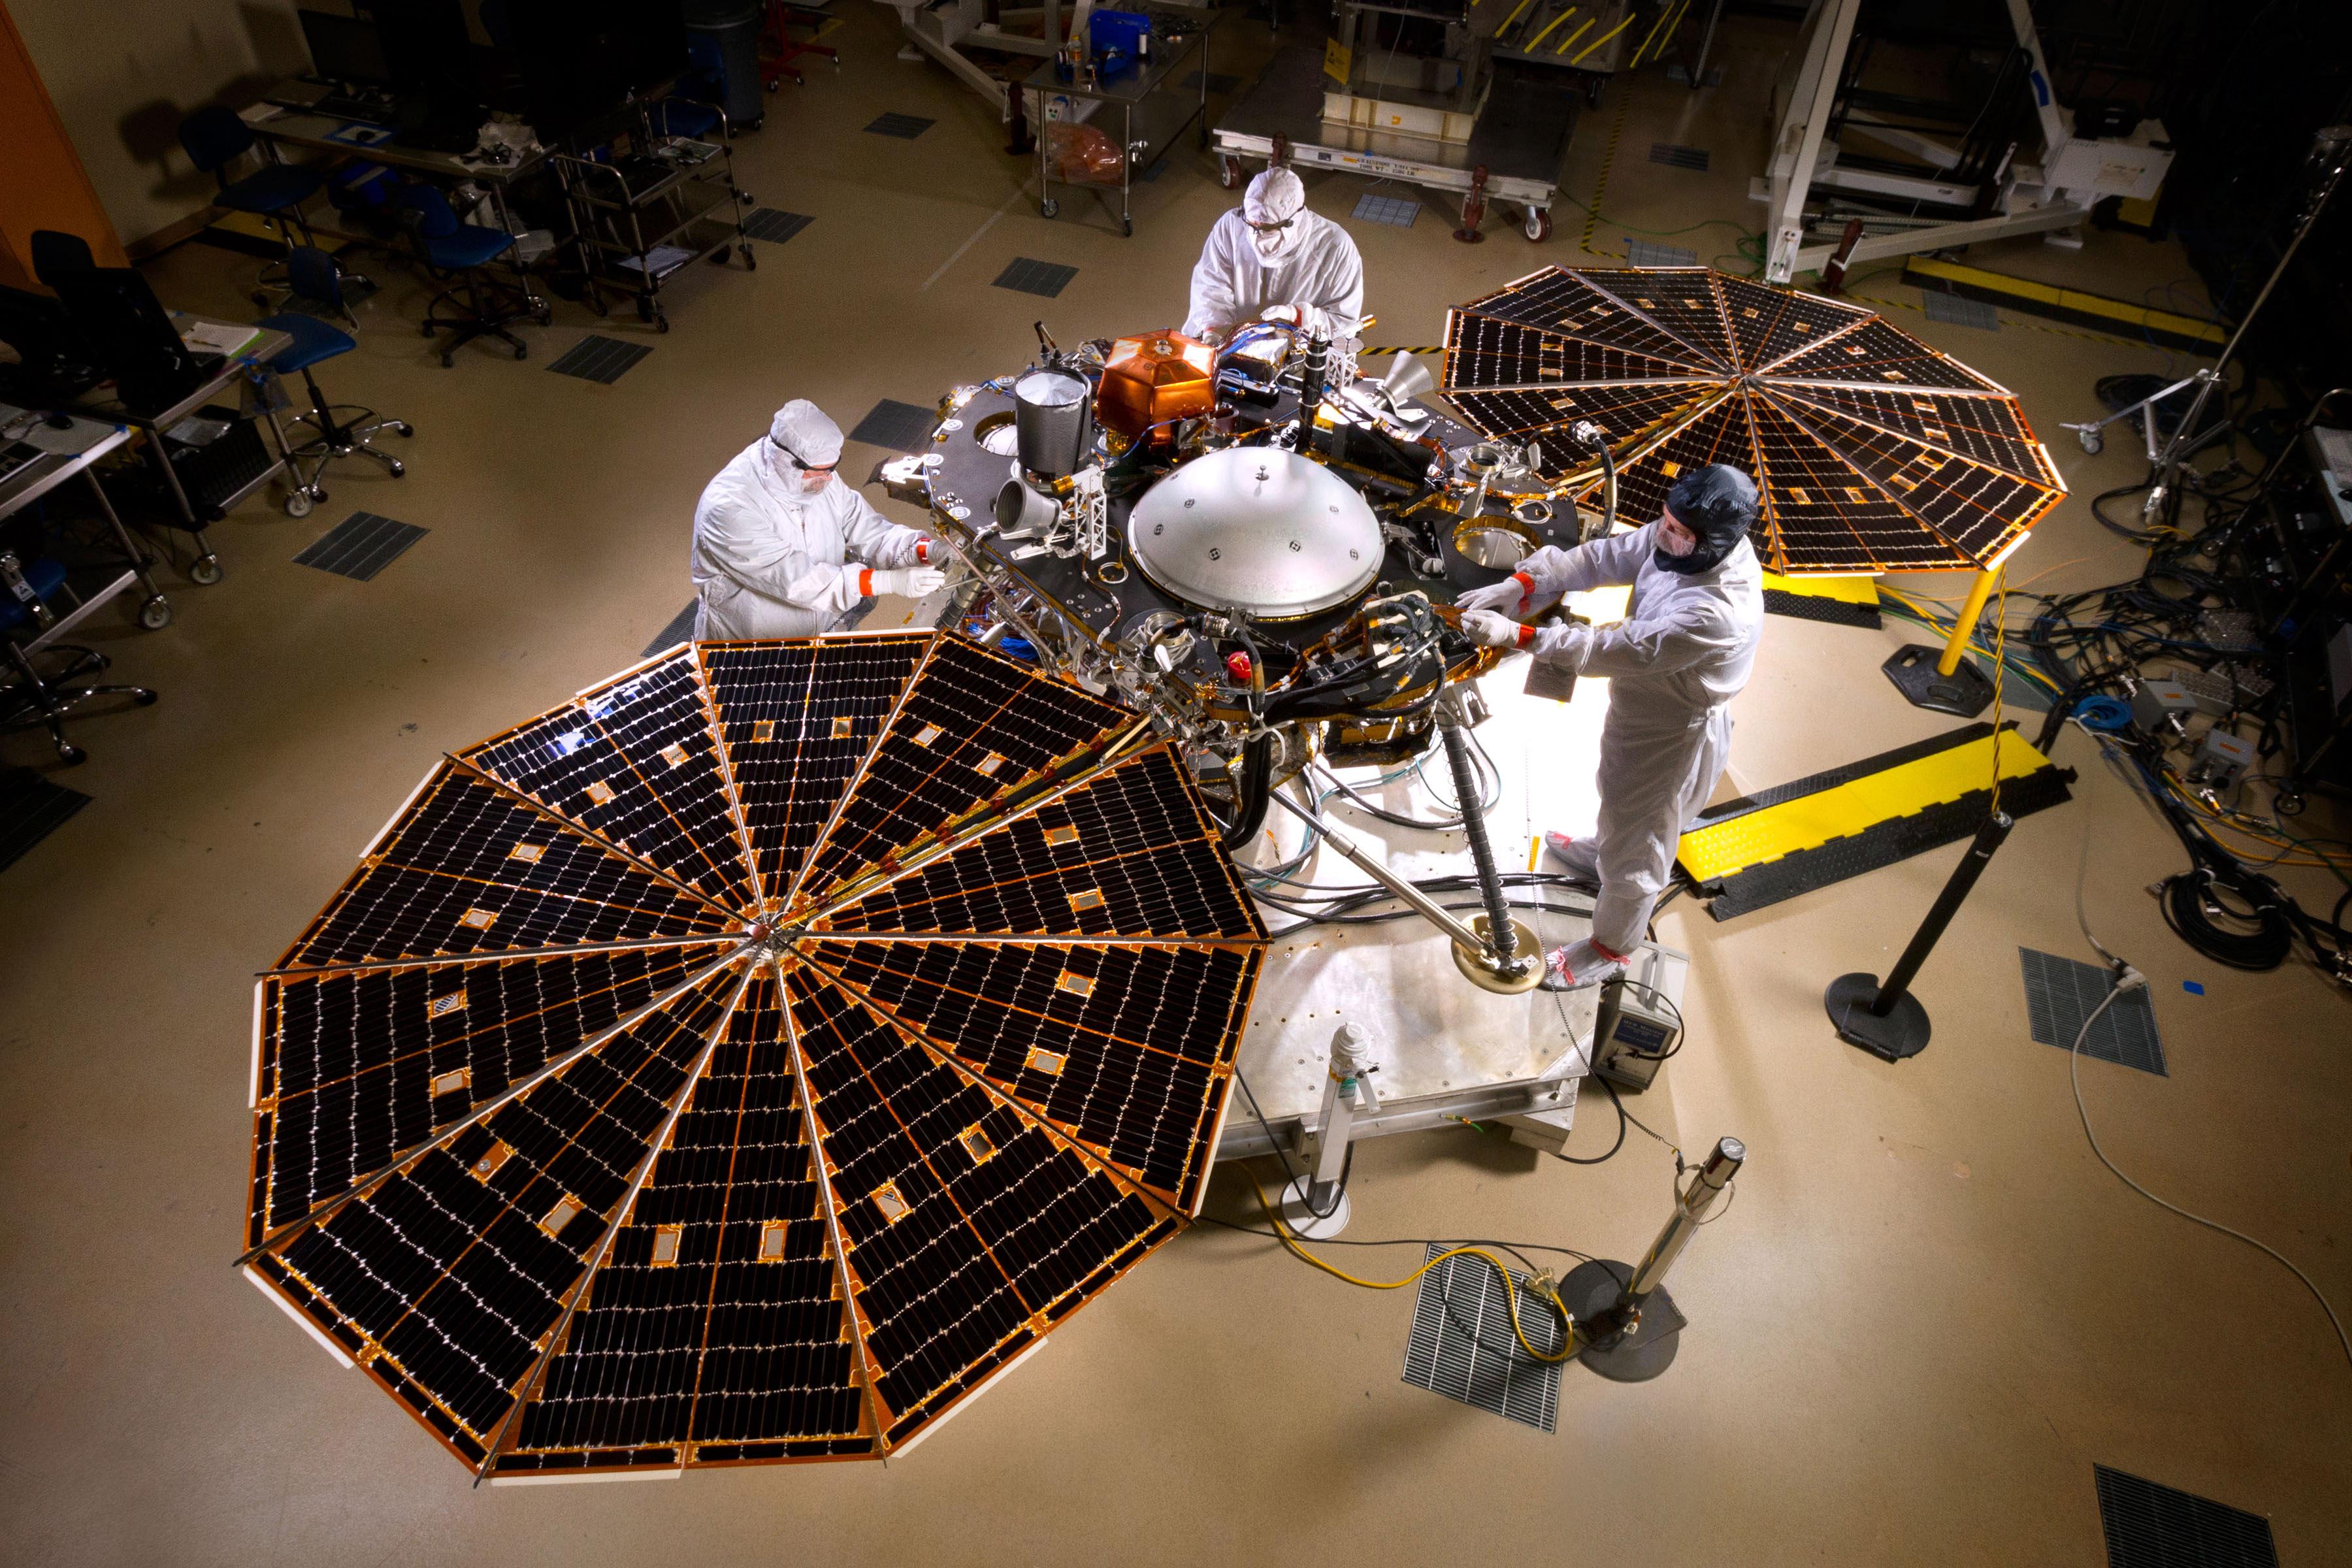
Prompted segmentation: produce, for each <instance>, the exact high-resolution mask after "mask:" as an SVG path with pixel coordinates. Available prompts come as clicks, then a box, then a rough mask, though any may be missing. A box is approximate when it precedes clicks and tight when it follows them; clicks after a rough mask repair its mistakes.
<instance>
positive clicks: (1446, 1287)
mask: <svg viewBox="0 0 2352 1568" xmlns="http://www.w3.org/2000/svg"><path fill="white" fill-rule="evenodd" d="M1444 1250H1445V1244H1444V1243H1443V1242H1435V1241H1433V1242H1431V1243H1430V1244H1429V1250H1428V1253H1427V1255H1426V1257H1425V1258H1424V1259H1423V1261H1427V1259H1428V1258H1435V1257H1437V1256H1438V1255H1439V1254H1440V1253H1443V1252H1444ZM1512 1278H1513V1279H1516V1280H1517V1281H1518V1284H1519V1289H1520V1291H1521V1295H1520V1298H1519V1300H1520V1304H1521V1306H1522V1308H1523V1309H1531V1308H1534V1307H1535V1305H1536V1300H1537V1298H1535V1297H1534V1296H1532V1295H1529V1294H1527V1293H1526V1292H1527V1289H1528V1279H1527V1276H1526V1275H1524V1274H1515V1275H1513V1276H1512ZM1519 1322H1520V1325H1521V1326H1522V1327H1523V1328H1525V1329H1526V1330H1527V1332H1528V1341H1529V1342H1532V1343H1533V1344H1534V1345H1535V1346H1536V1348H1537V1349H1538V1350H1542V1351H1545V1352H1556V1351H1558V1350H1559V1348H1560V1326H1559V1314H1557V1313H1555V1312H1553V1311H1552V1310H1550V1309H1549V1308H1548V1307H1547V1308H1544V1309H1542V1310H1522V1311H1521V1312H1520V1314H1519ZM1560 1365H1561V1363H1559V1362H1538V1361H1534V1360H1532V1359H1531V1358H1530V1357H1529V1356H1528V1353H1527V1352H1525V1351H1524V1350H1521V1349H1520V1348H1519V1342H1518V1340H1517V1336H1515V1335H1514V1334H1513V1333H1512V1331H1511V1310H1510V1304H1509V1303H1508V1302H1507V1301H1506V1300H1504V1298H1503V1282H1502V1280H1501V1279H1498V1278H1497V1277H1496V1273H1495V1270H1494V1269H1493V1268H1490V1267H1489V1266H1488V1265H1487V1264H1486V1261H1485V1260H1484V1259H1483V1258H1447V1259H1446V1260H1445V1261H1444V1262H1443V1263H1441V1264H1439V1265H1438V1266H1437V1267H1436V1268H1433V1269H1431V1270H1430V1271H1429V1272H1428V1273H1426V1274H1424V1275H1423V1276H1422V1277H1421V1290H1420V1294H1419V1295H1418V1296H1416V1297H1415V1298H1414V1300H1413V1305H1412V1339H1410V1340H1409V1341H1407V1342H1406V1343H1405V1350H1404V1381H1405V1382H1407V1383H1409V1384H1412V1385H1413V1386H1414V1387H1415V1388H1425V1389H1427V1390H1429V1391H1430V1392H1431V1393H1432V1394H1444V1396H1445V1397H1446V1398H1448V1399H1452V1400H1457V1401H1459V1402H1460V1403H1462V1404H1464V1405H1473V1406H1475V1407H1476V1408H1478V1409H1480V1410H1486V1411H1490V1412H1492V1413H1493V1414H1495V1415H1502V1416H1507V1417H1508V1418H1509V1419H1511V1420H1513V1421H1517V1422H1522V1423H1524V1424H1526V1425H1527V1426H1533V1427H1535V1428H1537V1429H1538V1430H1539V1431H1544V1432H1549V1431H1551V1430H1553V1422H1554V1421H1555V1420H1557V1419H1558V1417H1559V1369H1560Z"/></svg>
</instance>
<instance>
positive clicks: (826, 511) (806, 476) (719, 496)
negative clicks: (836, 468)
mask: <svg viewBox="0 0 2352 1568" xmlns="http://www.w3.org/2000/svg"><path fill="white" fill-rule="evenodd" d="M841 447H842V436H841V427H840V426H838V425H835V423H834V422H833V421H832V420H831V419H829V418H827V417H826V416H825V415H824V411H823V410H821V409H819V408H818V407H817V406H816V405H814V404H813V403H810V402H807V401H806V400H805V399H799V398H795V399H794V400H793V401H792V402H791V403H788V404H786V405H784V406H783V407H782V409H781V410H779V411H778V413H777V415H776V418H775V423H774V424H773V425H772V426H771V428H770V430H769V433H768V434H767V435H765V436H762V437H760V438H759V439H758V440H756V441H754V442H752V443H751V445H750V446H748V447H744V448H743V449H742V450H741V451H740V452H738V453H737V454H735V457H734V458H733V460H731V461H730V462H729V463H728V465H727V466H726V467H725V468H721V469H719V475H718V477H717V478H716V479H712V480H711V481H710V483H709V485H708V486H707V487H705V489H703V492H702V500H701V502H700V504H698V506H697V507H696V508H695V510H694V550H693V554H692V557H691V560H690V563H689V564H690V569H691V571H692V573H693V576H694V590H695V593H696V595H698V600H699V607H698V609H697V610H696V612H695V617H694V635H695V637H696V639H697V640H698V641H699V640H702V639H704V638H721V639H725V638H738V637H814V635H815V634H817V633H818V632H821V631H825V630H828V629H829V628H831V627H832V626H835V624H837V623H838V622H839V621H840V620H841V619H842V618H843V617H844V616H846V615H847V614H848V613H849V611H850V610H852V609H854V608H856V605H857V603H858V601H859V600H861V599H862V598H864V597H865V596H866V595H867V594H868V593H898V594H908V595H912V596H919V595H923V594H926V593H929V591H930V590H931V589H933V588H935V587H937V586H939V584H940V582H942V581H943V580H944V579H943V576H942V574H940V573H939V572H937V571H935V570H930V569H929V566H928V561H929V559H933V558H936V557H937V555H938V553H939V549H938V546H936V545H933V544H930V543H929V542H928V541H927V540H926V539H925V538H924V536H923V535H922V534H921V533H920V532H919V531H916V530H914V529H911V528H905V527H901V526H900V525H899V524H898V523H895V522H892V521H890V520H889V519H888V518H886V517H884V516H883V515H882V514H881V513H880V512H878V511H877V510H874V509H873V507H871V506H869V505H867V504H866V498H865V497H863V496H861V495H859V494H858V493H857V491H856V489H853V488H852V487H850V486H849V485H846V484H844V483H841V482H839V481H838V480H835V479H832V478H831V477H830V476H823V477H821V478H818V479H816V482H817V483H818V488H817V489H814V490H812V489H810V488H809V487H810V485H811V483H812V481H813V476H812V475H811V474H810V472H809V471H808V470H809V469H811V468H815V469H827V468H831V466H832V465H833V464H835V463H836V462H838V461H839V460H840V458H841ZM796 459H797V460H796ZM852 563H863V565H864V566H865V567H866V568H870V569H871V570H863V571H861V570H860V568H859V566H858V565H856V564H852Z"/></svg>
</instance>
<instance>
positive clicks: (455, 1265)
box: [275, 972, 740, 1451]
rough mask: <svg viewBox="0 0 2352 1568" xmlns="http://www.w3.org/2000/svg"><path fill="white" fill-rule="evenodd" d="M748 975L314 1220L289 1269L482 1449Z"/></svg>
mask: <svg viewBox="0 0 2352 1568" xmlns="http://www.w3.org/2000/svg"><path fill="white" fill-rule="evenodd" d="M739 985H740V978H739V976H737V975H736V974H735V973H732V972H721V973H719V974H718V975H715V976H713V977H712V978H711V979H709V980H708V981H706V982H704V983H703V984H700V985H698V986H697V987H696V988H695V989H694V990H692V991H690V992H688V994H686V995H684V996H683V997H681V998H679V999H678V1000H677V1001H676V1002H673V1003H671V1004H670V1005H667V1006H665V1007H663V1008H660V1009H658V1010H656V1012H655V1013H654V1014H652V1015H651V1016H648V1017H647V1018H646V1019H645V1020H644V1021H642V1022H640V1023H639V1024H637V1025H636V1026H634V1027H632V1028H630V1029H628V1030H626V1031H625V1032H624V1033H622V1034H619V1035H616V1036H614V1037H613V1038H612V1039H610V1040H608V1041H606V1042H605V1043H604V1045H602V1046H600V1047H597V1048H596V1049H594V1050H593V1051H591V1052H588V1053H586V1054H584V1055H583V1056H581V1057H580V1058H576V1059H575V1060H574V1061H572V1063H570V1064H569V1065H567V1066H566V1067H564V1068H562V1069H560V1070H558V1071H557V1072H555V1073H553V1074H551V1076H549V1077H548V1078H546V1079H542V1080H541V1081H540V1082H539V1083H537V1084H534V1085H533V1086H532V1087H531V1088H530V1089H526V1090H524V1091H523V1092H522V1093H521V1094H520V1095H518V1096H516V1097H515V1098H514V1099H512V1100H509V1101H508V1102H506V1103H505V1104H504V1105H501V1106H499V1107H498V1108H497V1109H496V1110H492V1111H490V1112H489V1113H488V1115H486V1116H483V1117H480V1118H478V1119H477V1120H475V1121H471V1122H468V1123H467V1125H466V1126H465V1127H464V1128H463V1130H461V1131H458V1132H457V1133H456V1134H455V1135H454V1136H453V1137H451V1138H449V1139H448V1140H447V1141H446V1142H443V1143H441V1144H439V1145H436V1147H435V1148H434V1149H433V1150H432V1151H430V1152H426V1153H425V1154H424V1155H422V1156H420V1157H418V1158H417V1159H415V1161H413V1162H412V1163H409V1164H408V1165H406V1166H405V1167H404V1168H403V1169H402V1170H401V1171H400V1172H398V1173H395V1174H394V1175H392V1176H391V1177H389V1178H388V1179H386V1180H385V1181H383V1183H382V1184H380V1185H378V1186H376V1187H374V1188H373V1189H372V1190H371V1191H369V1192H367V1193H365V1194H362V1195H361V1196H359V1197H356V1198H353V1199H352V1200H351V1201H350V1202H349V1203H346V1204H344V1205H342V1206H341V1207H340V1208H338V1209H336V1210H335V1211H334V1212H333V1213H332V1214H331V1215H327V1216H326V1217H325V1218H323V1219H320V1220H319V1221H318V1222H316V1223H314V1224H312V1225H310V1226H308V1227H306V1228H305V1229H303V1230H302V1231H301V1232H299V1234H298V1235H296V1236H295V1237H293V1238H292V1239H290V1240H289V1241H288V1242H286V1243H285V1244H283V1246H282V1247H279V1248H278V1249H276V1254H275V1255H276V1259H277V1261H278V1264H279V1265H280V1267H281V1268H282V1270H283V1279H284V1282H285V1283H286V1285H288V1286H289V1288H290V1289H292V1290H293V1291H294V1292H295V1293H296V1294H297V1296H298V1300H299V1298H302V1297H307V1298H308V1301H307V1302H306V1303H305V1305H306V1306H307V1307H308V1309H309V1310H310V1313H311V1315H312V1316H313V1317H316V1318H319V1319H320V1321H322V1322H327V1323H339V1324H341V1325H342V1326H344V1327H346V1328H347V1329H348V1330H349V1331H351V1332H352V1333H353V1334H355V1335H356V1336H358V1338H359V1340H360V1342H361V1344H362V1347H363V1348H362V1358H363V1359H364V1360H365V1361H366V1363H368V1364H369V1365H370V1366H371V1369H372V1370H376V1371H378V1373H379V1375H385V1376H387V1381H394V1393H395V1394H398V1395H399V1396H400V1397H402V1398H403V1400H404V1402H406V1403H408V1404H410V1405H411V1406H412V1407H413V1408H417V1409H418V1411H419V1414H420V1415H421V1414H424V1408H423V1406H425V1405H431V1406H433V1407H435V1408H436V1409H437V1410H439V1411H440V1412H441V1413H442V1414H443V1415H446V1416H447V1417H448V1418H449V1419H450V1420H452V1421H454V1422H455V1424H456V1426H457V1429H458V1430H459V1431H461V1432H463V1433H464V1434H465V1435H466V1436H467V1437H468V1438H469V1439H470V1441H471V1442H472V1444H473V1445H474V1446H475V1447H476V1449H477V1451H478V1450H479V1448H480V1447H481V1445H484V1444H486V1443H487V1442H488V1440H489V1439H490V1437H491V1436H492V1434H493V1433H494V1432H495V1431H496V1430H497V1428H498V1426H499V1423H500V1422H501V1421H502V1420H503V1419H504V1418H505V1416H506V1415H507V1412H508V1411H509V1409H510V1408H511V1407H512V1405H513V1404H514V1401H515V1399H516V1397H517V1396H518V1394H519V1393H520V1389H521V1386H522V1384H523V1383H524V1381H525V1379H526V1378H528V1377H529V1376H530V1373H531V1372H532V1369H533V1368H534V1367H535V1366H536V1365H537V1364H538V1363H539V1361H540V1359H541V1349H542V1346H541V1340H542V1338H543V1337H544V1336H545V1335H546V1334H547V1333H548V1332H549V1331H551V1330H552V1329H553V1328H554V1327H555V1326H556V1323H557V1321H558V1319H559V1318H560V1317H561V1316H562V1311H563V1307H564V1303H565V1301H566V1300H568V1299H569V1297H570V1295H571V1293H572V1289H573V1287H574V1286H576V1285H577V1284H578V1283H579V1280H580V1277H581V1273H582V1270H583V1266H584V1265H585V1263H586V1262H587V1260H588V1259H589V1258H591V1257H592V1256H593V1254H594V1253H595V1251H596V1249H597V1247H598V1245H599V1243H600V1242H601V1241H602V1239H603V1237H604V1230H605V1228H606V1225H607V1223H608V1222H609V1221H610V1220H611V1219H612V1218H613V1217H614V1211H615V1210H616V1209H617V1208H618V1206H619V1205H621V1204H622V1202H623V1201H624V1199H625V1198H626V1196H627V1195H628V1192H629V1187H630V1183H631V1180H632V1178H633V1176H634V1174H635V1171H636V1169H637V1168H638V1167H639V1165H640V1164H641V1163H642V1160H643V1157H644V1154H645V1152H646V1147H647V1144H648V1142H649V1141H650V1140H652V1139H653V1138H655V1137H656V1136H657V1135H658V1134H659V1132H660V1130H661V1128H662V1126H663V1124H664V1122H665V1121H667V1118H668V1114H669V1109H670V1106H671V1105H672V1103H674V1102H675V1101H676V1100H677V1098H678V1097H679V1096H680V1095H681V1094H682V1093H683V1092H684V1090H685V1089H687V1087H688V1082H689V1079H690V1075H691V1073H692V1070H693V1067H694V1064H695V1062H696V1061H697V1060H698V1058H700V1057H701V1056H702V1054H703V1052H704V1050H705V1048H706V1047H707V1045H708V1043H709V1037H710V1035H711V1033H712V1032H713V1031H714V1030H715V1029H717V1028H718V1027H719V1025H720V1024H721V1022H722V1021H723V1019H724V1017H725V1016H726V1013H727V1010H728V1004H729V1000H730V998H731V997H732V996H733V995H734V994H735V992H736V991H737V989H738V987H739ZM377 1363H382V1365H381V1366H380V1367H379V1366H378V1365H377ZM394 1370H396V1371H397V1373H399V1377H398V1379H397V1380H396V1381H395V1380H393V1379H391V1378H390V1377H389V1375H388V1373H389V1372H391V1371H394Z"/></svg>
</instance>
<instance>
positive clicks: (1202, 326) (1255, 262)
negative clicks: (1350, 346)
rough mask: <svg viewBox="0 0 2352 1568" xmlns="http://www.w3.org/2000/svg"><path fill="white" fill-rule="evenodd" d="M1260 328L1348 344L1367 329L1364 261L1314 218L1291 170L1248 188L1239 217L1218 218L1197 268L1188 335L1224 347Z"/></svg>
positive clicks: (1343, 237)
mask: <svg viewBox="0 0 2352 1568" xmlns="http://www.w3.org/2000/svg"><path fill="white" fill-rule="evenodd" d="M1259 320H1267V321H1289V322H1291V323H1292V324H1294V325H1296V326H1299V327H1303V328H1305V329H1306V330H1307V331H1310V332H1319V333H1321V334H1323V335H1324V336H1326V337H1329V338H1333V339H1337V340H1340V341H1342V342H1345V341H1346V340H1349V339H1352V338H1354V337H1355V335H1356V333H1357V331H1358V330H1359V329H1360V327H1362V325H1363V321H1364V258H1362V257H1360V256H1359V255H1357V254H1356V242H1355V241H1354V240H1352V239H1350V238H1349V237H1348V231H1347V230H1346V229H1344V228H1341V227H1340V226H1339V225H1338V224H1336V223H1333V222H1332V221H1331V220H1330V219H1329V218H1328V217H1325V216H1322V215H1321V214H1320V213H1314V212H1309V211H1307V187H1306V186H1305V185H1302V184H1299V183H1298V176H1297V174H1292V173H1291V172H1290V171H1289V170H1287V169H1268V170H1267V171H1266V172H1265V173H1264V174H1260V175H1259V176H1258V177H1257V178H1255V179H1254V180H1252V181H1251V182H1250V183H1249V189H1248V190H1247V191H1245V192H1244V193H1243V195H1242V205H1241V207H1240V209H1239V210H1238V211H1235V212H1229V213H1227V214H1226V215H1225V216H1223V217H1221V218H1219V219H1218V220H1217V222H1216V226H1214V227H1213V228H1212V229H1210V230H1209V238H1208V243H1206V244H1204V245H1203V246H1202V247H1201V259H1200V260H1199V261H1198V262H1197V263H1195V264H1194V266H1193V268H1192V313H1191V314H1190V315H1188V316H1186V317H1185V318H1184V335H1185V336H1186V337H1188V338H1199V339H1201V340H1202V342H1211V343H1218V342H1224V340H1225V339H1227V338H1229V337H1231V336H1233V334H1234V328H1236V327H1241V326H1245V325H1247V324H1248V323H1249V322H1251V321H1259Z"/></svg>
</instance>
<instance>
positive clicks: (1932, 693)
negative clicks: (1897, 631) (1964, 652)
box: [1878, 643, 1992, 719]
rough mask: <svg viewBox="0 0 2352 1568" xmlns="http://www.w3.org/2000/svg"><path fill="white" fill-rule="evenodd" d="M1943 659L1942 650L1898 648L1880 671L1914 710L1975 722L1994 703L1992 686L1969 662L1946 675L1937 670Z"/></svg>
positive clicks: (1916, 646)
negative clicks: (1939, 660) (1940, 659)
mask: <svg viewBox="0 0 2352 1568" xmlns="http://www.w3.org/2000/svg"><path fill="white" fill-rule="evenodd" d="M1943 657H1944V650H1943V649H1942V648H1939V647H1921V646H1920V645H1919V644H1917V643H1913V644H1911V645H1910V646H1909V647H1898V648H1896V649H1895V651H1894V653H1893V654H1891V655H1889V656H1888V658H1887V660H1886V662H1885V664H1882V665H1880V666H1879V667H1878V668H1880V669H1882V670H1884V671H1885V674H1886V679H1889V680H1891V681H1893V682H1894V683H1895V690H1897V691H1900V692H1901V693H1903V697H1904V700H1906V701H1907V702H1909V703H1910V704H1911V706H1912V707H1914V708H1926V709H1928V710H1931V711H1933V712H1937V713H1949V714H1951V715H1952V716H1953V717H1955V718H1958V719H1973V718H1975V717H1976V716H1977V715H1978V714H1979V713H1981V712H1983V711H1984V710H1986V709H1987V708H1988V707H1990V705H1991V703H1992V682H1991V681H1990V680H1988V679H1985V673H1984V671H1983V670H1980V669H1979V668H1977V667H1976V666H1975V665H1973V664H1971V663H1969V661H1968V660H1967V659H1965V658H1963V659H1962V660H1960V662H1959V664H1958V666H1957V667H1955V668H1953V670H1952V673H1951V674H1949V675H1945V674H1942V673H1941V672H1939V671H1938V670H1937V668H1936V661H1937V659H1939V658H1943Z"/></svg>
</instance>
